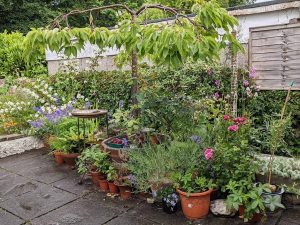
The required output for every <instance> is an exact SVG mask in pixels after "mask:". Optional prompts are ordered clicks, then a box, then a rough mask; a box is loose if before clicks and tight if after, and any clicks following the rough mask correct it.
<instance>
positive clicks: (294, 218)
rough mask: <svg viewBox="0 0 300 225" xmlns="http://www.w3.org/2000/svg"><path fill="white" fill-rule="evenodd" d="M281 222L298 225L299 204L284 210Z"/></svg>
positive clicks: (299, 216) (299, 218)
mask: <svg viewBox="0 0 300 225" xmlns="http://www.w3.org/2000/svg"><path fill="white" fill-rule="evenodd" d="M280 222H281V223H283V224H284V223H290V224H298V225H300V206H295V207H294V208H293V209H288V210H285V211H284V212H283V213H282V216H281V220H280Z"/></svg>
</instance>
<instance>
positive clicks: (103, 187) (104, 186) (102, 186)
mask: <svg viewBox="0 0 300 225" xmlns="http://www.w3.org/2000/svg"><path fill="white" fill-rule="evenodd" d="M99 186H100V190H101V191H102V192H108V190H109V189H108V183H107V180H99Z"/></svg>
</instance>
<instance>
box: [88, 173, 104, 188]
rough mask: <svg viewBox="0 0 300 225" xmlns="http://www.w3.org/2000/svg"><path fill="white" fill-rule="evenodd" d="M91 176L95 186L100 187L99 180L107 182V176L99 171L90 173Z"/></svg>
mask: <svg viewBox="0 0 300 225" xmlns="http://www.w3.org/2000/svg"><path fill="white" fill-rule="evenodd" d="M90 175H91V177H92V181H93V184H94V185H96V186H97V187H98V185H99V180H105V176H104V175H103V174H102V173H101V172H98V171H90Z"/></svg>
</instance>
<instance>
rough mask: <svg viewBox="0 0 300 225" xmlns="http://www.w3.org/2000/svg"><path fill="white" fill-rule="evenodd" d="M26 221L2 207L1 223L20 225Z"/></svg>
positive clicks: (0, 211) (2, 224)
mask: <svg viewBox="0 0 300 225" xmlns="http://www.w3.org/2000/svg"><path fill="white" fill-rule="evenodd" d="M24 222H25V221H24V220H22V219H20V218H18V217H16V216H14V215H13V214H11V213H9V212H7V211H5V210H3V209H0V225H20V224H23V223H24Z"/></svg>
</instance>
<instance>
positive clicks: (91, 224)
mask: <svg viewBox="0 0 300 225" xmlns="http://www.w3.org/2000/svg"><path fill="white" fill-rule="evenodd" d="M107 206H108V205H106V204H105V203H104V202H103V201H99V198H97V199H90V198H80V199H78V200H76V201H74V202H72V203H69V204H67V205H65V206H63V207H61V208H59V209H57V210H54V211H52V212H50V213H48V214H46V215H43V216H41V217H39V218H36V219H34V220H32V221H31V223H32V224H33V225H41V224H43V225H52V224H59V225H70V224H76V225H98V224H104V223H106V222H108V221H110V220H112V219H113V218H116V217H117V216H118V215H119V214H120V213H122V208H120V209H118V208H111V207H107Z"/></svg>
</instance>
